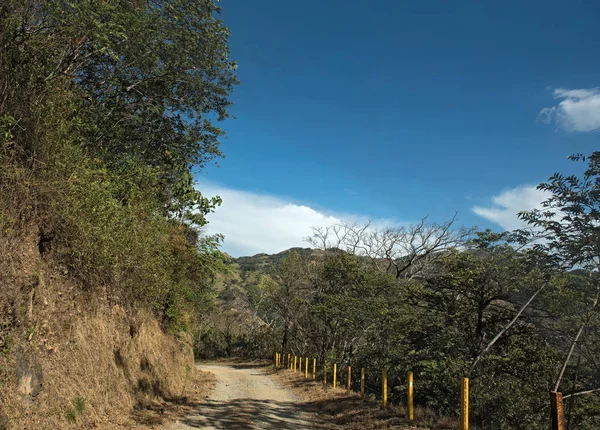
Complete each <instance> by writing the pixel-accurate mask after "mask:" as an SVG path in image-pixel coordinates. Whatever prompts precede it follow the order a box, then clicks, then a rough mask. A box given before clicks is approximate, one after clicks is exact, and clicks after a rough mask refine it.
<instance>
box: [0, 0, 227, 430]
mask: <svg viewBox="0 0 600 430" xmlns="http://www.w3.org/2000/svg"><path fill="white" fill-rule="evenodd" d="M218 13H219V8H218V7H217V6H216V4H215V3H214V2H213V1H212V0H197V1H187V0H185V1H183V0H172V1H171V0H169V1H138V2H131V1H125V0H117V1H108V2H103V1H95V0H82V1H58V0H56V1H55V0H50V1H39V0H25V1H23V0H7V1H3V2H2V3H1V4H0V284H1V285H2V287H1V289H0V411H2V414H1V416H0V422H2V425H0V427H2V426H4V425H5V424H4V423H9V424H7V425H10V426H12V427H14V428H23V427H24V426H28V427H29V426H33V427H34V428H68V427H69V426H73V427H81V426H83V425H101V427H102V428H108V427H109V426H110V425H113V424H114V425H118V424H119V423H120V424H123V423H126V422H127V419H128V418H129V413H130V412H131V411H132V410H133V407H134V406H136V405H138V406H139V405H142V406H143V404H144V402H146V403H147V401H148V399H150V398H170V399H174V398H176V397H181V396H183V395H185V392H186V389H187V388H188V387H187V386H186V385H187V382H186V381H187V380H188V379H190V374H191V373H193V356H192V351H191V337H190V334H189V333H190V332H191V330H192V329H193V328H194V326H195V323H196V321H197V320H198V318H199V317H200V316H201V315H202V314H203V313H205V312H208V311H209V309H210V307H211V303H212V298H213V294H212V289H211V285H212V280H213V278H214V276H215V274H216V273H218V272H220V271H222V270H224V265H223V260H222V256H221V253H220V252H219V251H218V245H219V243H220V240H221V238H220V237H219V236H206V235H204V234H203V233H202V230H201V229H202V226H203V225H204V224H205V223H206V219H205V215H206V214H207V213H209V212H211V211H212V210H213V209H214V208H215V207H216V206H218V205H219V204H220V199H219V198H218V197H215V196H204V195H202V194H201V192H200V191H198V190H196V189H195V188H194V184H193V171H192V169H195V170H194V171H199V170H201V169H202V168H203V167H204V166H205V165H206V164H207V163H210V162H212V161H213V160H214V159H216V158H218V157H220V156H221V152H220V150H219V138H220V137H221V136H222V135H223V131H222V130H221V129H220V128H219V127H218V126H217V123H218V122H219V121H221V120H224V119H225V118H227V117H228V107H229V95H230V94H231V91H232V90H233V88H234V86H235V85H236V83H237V79H236V76H235V63H234V62H232V61H231V60H229V57H228V54H229V48H228V35H229V33H228V29H227V28H226V27H225V26H224V25H223V23H222V22H221V21H220V20H219V18H218ZM15 375H17V376H18V377H15ZM32 375H33V376H32ZM27 399H29V400H33V401H32V402H28V401H27ZM12 427H11V428H12Z"/></svg>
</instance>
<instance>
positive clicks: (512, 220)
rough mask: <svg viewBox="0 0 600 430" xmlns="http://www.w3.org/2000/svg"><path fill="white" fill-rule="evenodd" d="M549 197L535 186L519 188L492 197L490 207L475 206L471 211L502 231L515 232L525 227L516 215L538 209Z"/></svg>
mask: <svg viewBox="0 0 600 430" xmlns="http://www.w3.org/2000/svg"><path fill="white" fill-rule="evenodd" d="M549 196H550V195H549V193H547V192H545V191H541V190H538V189H536V187H535V186H520V187H517V188H513V189H510V190H506V191H503V192H501V193H500V194H498V195H496V196H493V197H492V205H491V206H488V207H482V206H475V207H473V208H472V210H473V212H474V213H475V214H476V215H478V216H480V217H482V218H485V219H487V220H488V221H491V222H493V223H495V224H498V225H499V226H500V227H502V228H503V229H504V230H515V229H518V228H524V227H526V226H527V224H526V223H524V222H523V221H521V220H520V219H519V217H518V216H517V214H518V213H519V212H521V211H526V210H531V209H540V208H541V207H542V205H541V203H542V202H543V201H544V200H546V199H547V198H548V197H549Z"/></svg>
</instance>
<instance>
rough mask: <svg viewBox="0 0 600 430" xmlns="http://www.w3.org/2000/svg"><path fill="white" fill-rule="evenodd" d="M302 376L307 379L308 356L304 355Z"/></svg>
mask: <svg viewBox="0 0 600 430" xmlns="http://www.w3.org/2000/svg"><path fill="white" fill-rule="evenodd" d="M304 377H305V378H306V379H308V357H306V361H305V363H304Z"/></svg>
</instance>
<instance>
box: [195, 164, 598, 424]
mask: <svg viewBox="0 0 600 430" xmlns="http://www.w3.org/2000/svg"><path fill="white" fill-rule="evenodd" d="M572 159H573V160H574V161H576V162H579V164H577V165H576V166H577V167H583V169H579V170H580V171H581V173H580V174H579V175H573V176H563V175H561V174H556V175H554V176H553V177H551V178H550V179H549V180H548V182H546V183H544V184H541V185H540V186H539V188H540V189H542V190H545V191H546V192H547V195H548V199H547V201H546V202H545V203H544V205H543V209H542V210H534V211H531V212H525V213H522V214H520V217H521V218H522V219H523V220H524V221H525V222H526V225H527V226H528V228H526V229H523V230H520V231H515V232H505V233H495V232H493V231H490V230H487V231H483V232H481V231H476V230H474V229H468V228H461V227H458V226H457V225H456V221H455V220H450V221H448V222H447V223H443V224H433V223H428V222H427V221H426V220H424V221H423V222H421V223H418V224H416V225H411V226H400V227H396V228H388V229H383V230H380V229H377V228H375V227H374V226H372V225H369V224H367V225H350V224H343V225H336V226H331V227H329V228H323V229H315V230H314V231H313V235H312V236H311V237H309V238H308V241H309V242H310V243H311V244H312V245H313V246H314V247H315V249H292V250H290V251H287V252H285V253H282V254H278V255H276V256H271V257H269V256H266V255H258V256H256V257H253V258H250V257H244V258H240V259H237V260H234V261H233V262H232V267H233V268H235V269H237V271H238V273H237V275H235V276H234V275H230V277H229V278H228V279H227V280H226V281H225V285H226V289H225V291H226V292H227V294H226V295H225V296H227V297H230V298H231V297H233V299H232V300H234V301H236V302H237V303H239V305H238V306H237V309H240V308H245V309H247V311H246V315H247V319H246V321H250V320H251V318H255V319H258V320H259V322H256V321H255V322H254V325H250V324H249V323H248V322H246V323H244V324H236V323H231V322H229V324H227V325H222V326H219V325H218V324H216V325H213V326H212V329H213V330H215V329H217V335H218V334H219V333H221V334H222V333H228V334H229V337H223V336H221V337H220V339H221V342H224V343H223V344H228V343H229V344H231V345H233V350H234V351H235V353H236V354H241V355H243V354H244V353H250V352H252V353H256V352H257V351H258V353H259V354H262V355H263V356H270V355H272V352H273V351H280V352H281V353H282V357H286V356H287V354H288V353H291V354H292V356H294V355H296V356H299V357H311V358H312V357H316V358H317V362H318V363H319V376H318V380H321V378H322V376H321V373H320V371H321V369H322V363H323V360H327V362H328V363H330V370H329V371H330V372H331V364H332V363H337V368H338V372H339V375H338V380H339V381H342V380H343V381H344V384H345V375H346V366H348V365H350V366H352V368H353V370H354V375H357V373H356V372H357V369H360V368H362V367H364V368H365V369H367V392H368V393H369V394H371V395H373V396H375V397H378V396H380V394H381V389H380V387H381V379H380V375H381V369H382V368H384V367H385V368H387V369H388V378H389V387H390V388H389V391H390V393H389V396H390V400H391V402H392V403H395V404H398V405H402V404H403V403H404V402H405V401H406V396H407V393H406V375H407V372H408V371H412V372H414V375H415V376H414V377H415V405H416V406H417V407H421V408H423V410H427V411H429V412H431V413H433V414H434V416H438V417H448V419H450V420H452V419H456V418H457V417H458V410H459V405H460V394H459V393H460V389H459V387H460V381H461V378H462V377H469V378H470V384H471V393H470V398H471V405H470V410H471V412H470V414H471V423H472V425H473V426H474V427H475V428H481V429H524V430H525V429H527V430H535V429H546V428H548V427H549V423H550V400H549V395H550V393H551V392H552V391H559V392H562V393H563V395H564V396H565V402H564V404H565V414H566V425H567V428H568V429H571V430H573V429H590V430H591V429H595V428H598V427H600V399H599V397H598V394H599V393H600V392H599V391H598V388H599V387H600V385H599V384H600V382H599V381H600V373H599V371H600V369H599V368H598V360H597V357H598V355H599V353H600V351H599V350H598V348H599V345H600V342H599V341H600V339H598V333H599V330H598V329H599V328H600V327H599V323H600V319H599V313H598V307H597V304H598V297H599V296H598V294H599V291H600V287H599V286H600V283H599V282H600V279H599V278H598V263H599V262H600V240H599V236H598V224H599V221H600V200H599V199H600V193H599V190H600V168H599V167H600V153H594V154H592V155H591V156H589V157H584V156H574V157H572ZM219 327H221V331H220V332H218V328H219ZM251 327H255V328H254V329H252V330H251V329H250V328H251ZM256 327H258V328H260V330H257V329H256ZM265 331H266V332H268V333H271V336H265ZM232 334H233V336H232ZM217 337H218V336H217ZM224 339H229V340H227V341H224ZM263 339H271V342H264V341H263ZM204 345H205V346H206V345H207V344H206V343H204ZM256 346H261V347H262V349H259V350H257V349H255V347H256ZM236 348H237V349H236ZM311 366H312V365H311ZM311 369H312V367H311ZM355 378H356V379H355V380H354V381H353V389H354V391H358V387H359V385H358V384H359V378H358V376H355Z"/></svg>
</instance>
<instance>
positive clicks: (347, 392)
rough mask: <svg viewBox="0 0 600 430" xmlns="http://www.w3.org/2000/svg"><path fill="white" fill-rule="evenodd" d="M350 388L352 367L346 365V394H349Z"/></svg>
mask: <svg viewBox="0 0 600 430" xmlns="http://www.w3.org/2000/svg"><path fill="white" fill-rule="evenodd" d="M351 388H352V367H351V366H348V389H347V390H346V394H347V395H350V389H351Z"/></svg>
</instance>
